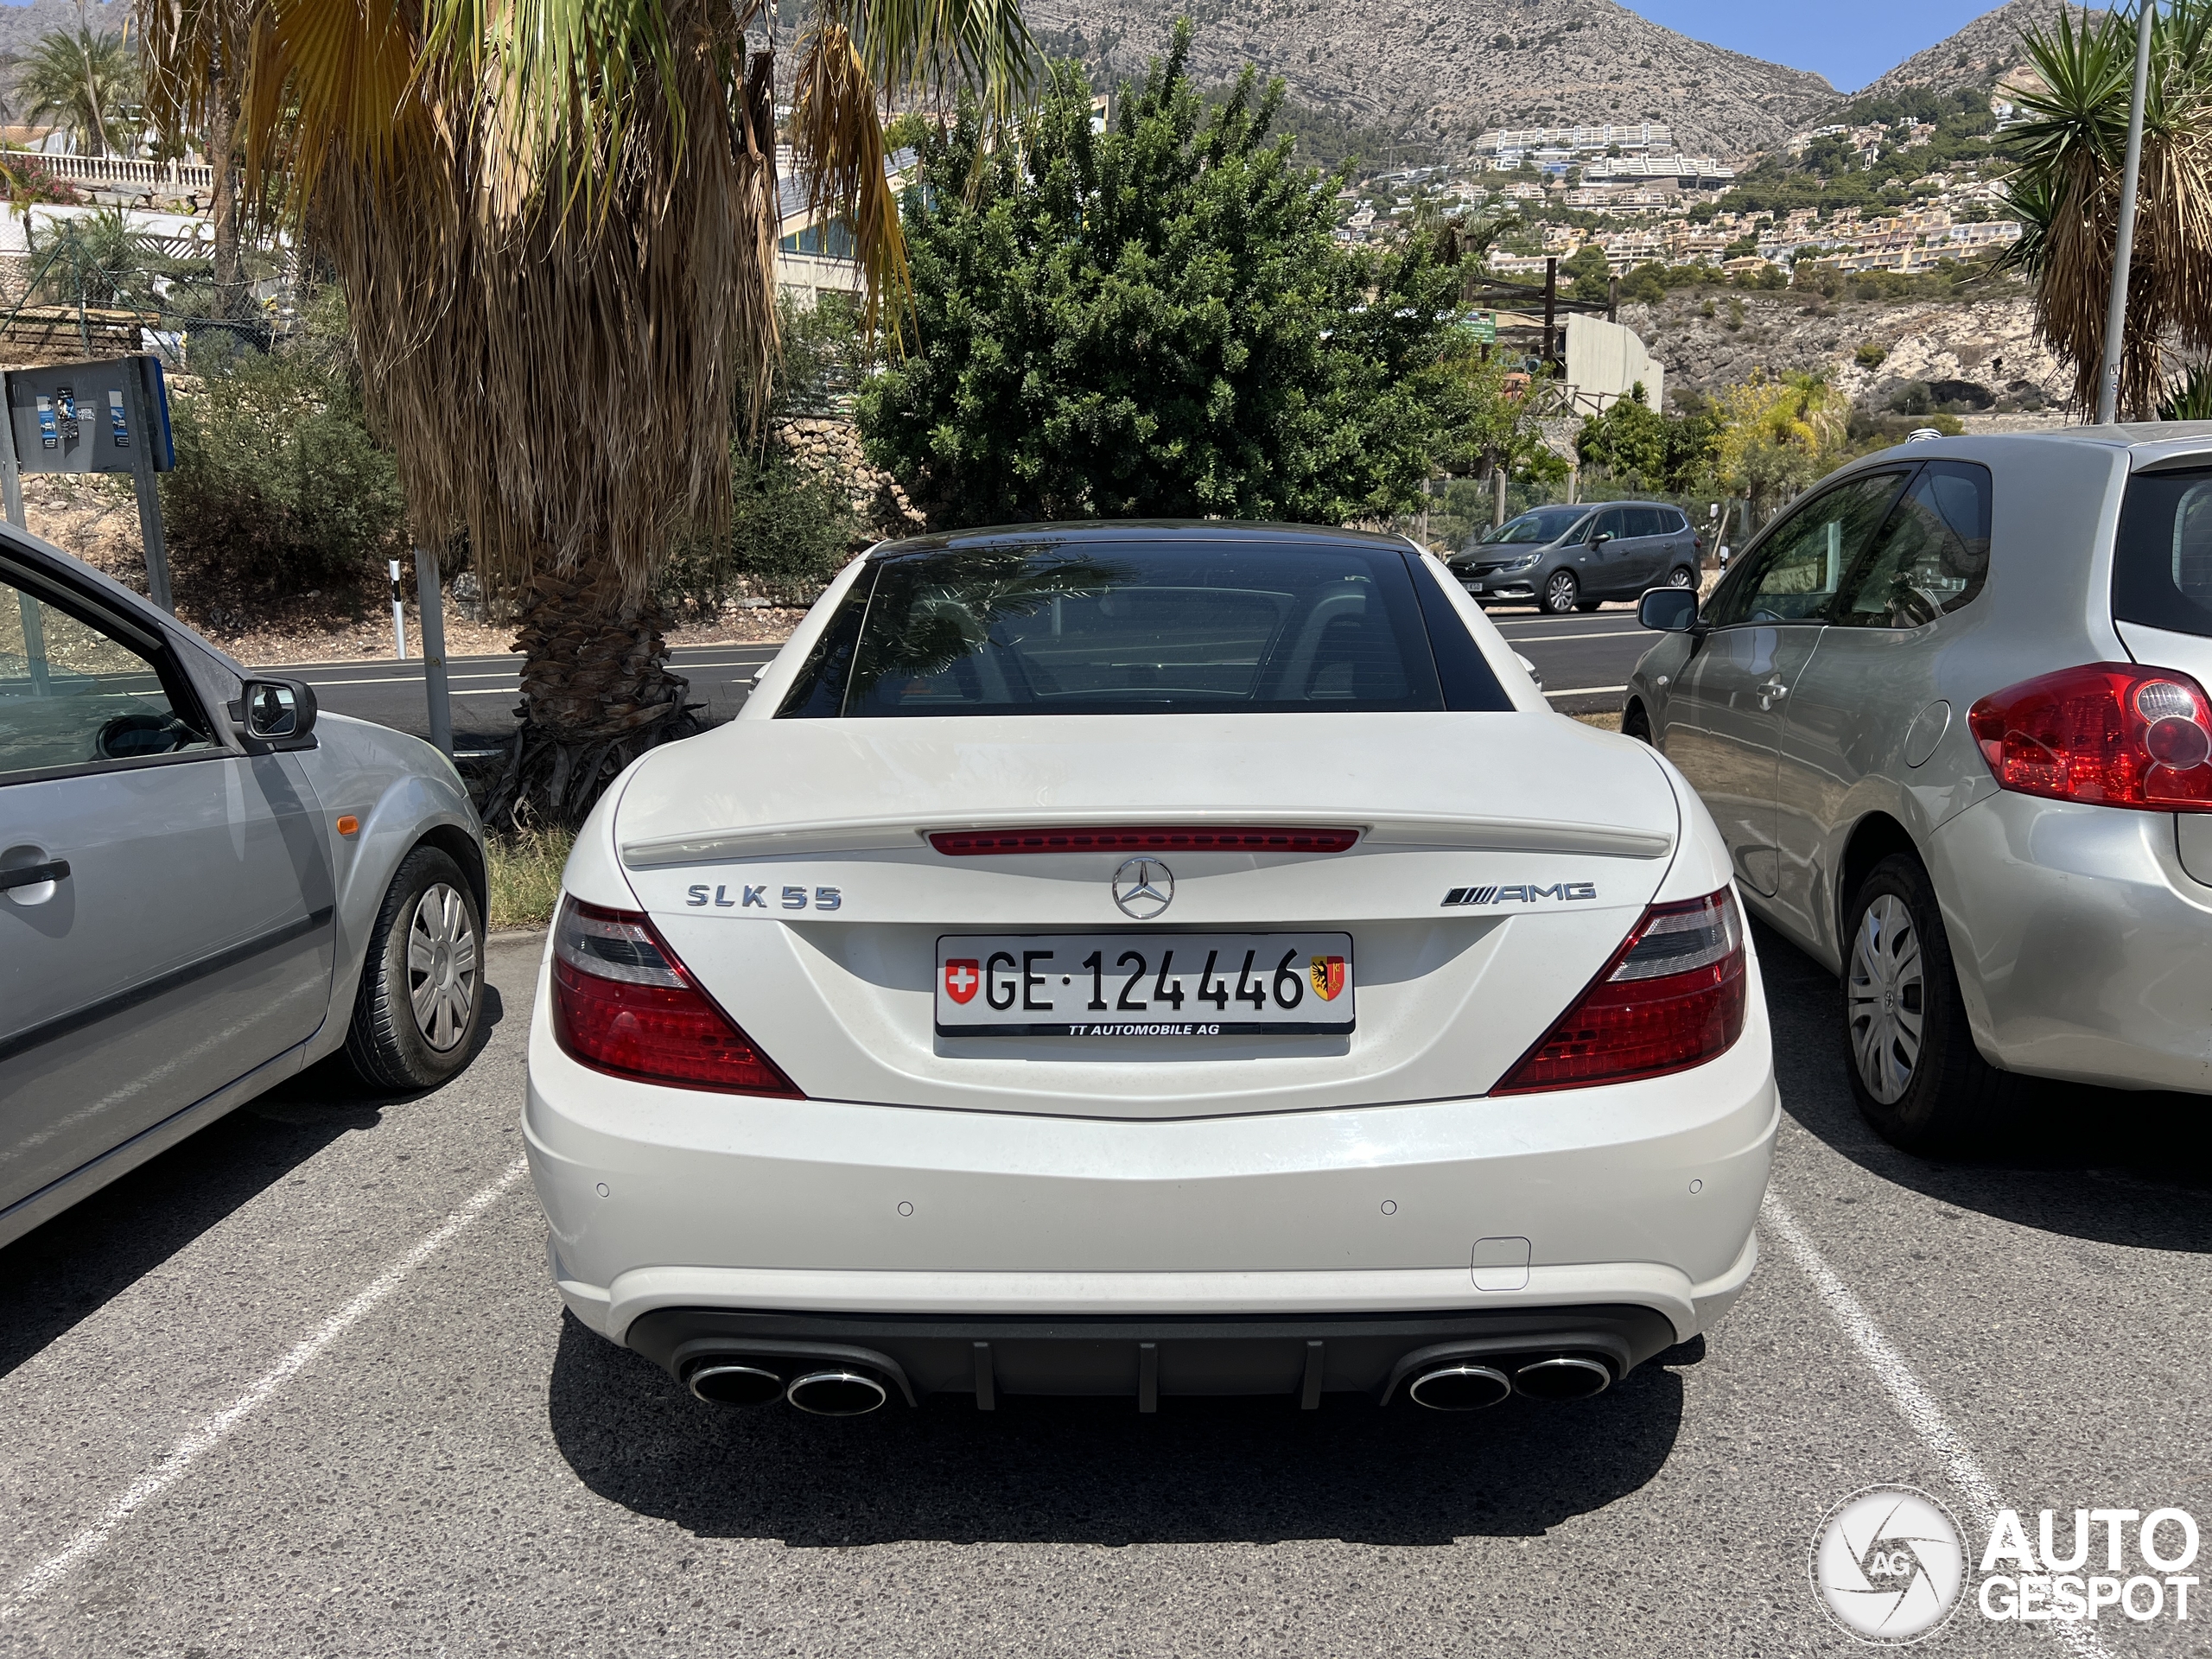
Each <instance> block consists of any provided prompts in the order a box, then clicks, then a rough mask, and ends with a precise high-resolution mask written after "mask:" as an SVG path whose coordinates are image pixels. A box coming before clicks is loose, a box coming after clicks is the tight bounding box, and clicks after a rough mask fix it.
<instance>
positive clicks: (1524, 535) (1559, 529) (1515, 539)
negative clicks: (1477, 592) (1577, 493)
mask: <svg viewBox="0 0 2212 1659" xmlns="http://www.w3.org/2000/svg"><path fill="white" fill-rule="evenodd" d="M1589 511H1590V509H1589V508H1587V507H1534V508H1531V509H1530V510H1529V512H1524V513H1522V515H1521V516H1520V517H1519V518H1513V519H1509V520H1508V521H1507V522H1505V523H1504V524H1500V525H1499V526H1498V527H1497V529H1496V530H1493V531H1491V533H1490V534H1489V535H1487V536H1485V537H1483V544H1484V546H1486V547H1493V546H1494V547H1507V546H1518V545H1522V544H1527V545H1529V546H1535V547H1541V546H1542V545H1543V544H1544V543H1546V542H1555V541H1557V540H1558V539H1559V538H1560V537H1562V536H1564V535H1565V534H1567V531H1570V530H1572V529H1573V527H1574V522H1575V520H1576V519H1578V518H1581V517H1582V515H1583V514H1585V513H1586V512H1589Z"/></svg>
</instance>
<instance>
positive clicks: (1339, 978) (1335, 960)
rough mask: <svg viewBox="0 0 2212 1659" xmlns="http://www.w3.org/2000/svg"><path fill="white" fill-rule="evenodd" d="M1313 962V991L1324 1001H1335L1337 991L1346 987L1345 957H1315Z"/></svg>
mask: <svg viewBox="0 0 2212 1659" xmlns="http://www.w3.org/2000/svg"><path fill="white" fill-rule="evenodd" d="M1312 961H1313V993H1314V995H1317V996H1319V998H1320V999H1321V1000H1322V1001H1324V1002H1333V1001H1336V1000H1337V993H1338V992H1339V991H1341V990H1343V989H1344V958H1343V957H1313V958H1312Z"/></svg>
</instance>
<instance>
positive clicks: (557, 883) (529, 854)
mask: <svg viewBox="0 0 2212 1659" xmlns="http://www.w3.org/2000/svg"><path fill="white" fill-rule="evenodd" d="M575 841H576V835H575V830H573V829H525V830H522V831H520V832H518V833H517V834H515V835H512V836H493V837H491V839H490V840H489V841H487V842H486V851H487V852H489V853H490V855H491V870H490V876H491V889H492V914H491V916H490V917H489V918H488V920H489V923H490V925H492V926H493V927H494V928H501V927H543V926H544V925H546V924H547V923H549V922H550V921H551V920H552V919H553V909H554V906H556V905H558V904H559V903H560V902H561V871H562V869H563V868H564V867H565V866H566V865H567V863H568V861H569V848H571V847H573V846H575Z"/></svg>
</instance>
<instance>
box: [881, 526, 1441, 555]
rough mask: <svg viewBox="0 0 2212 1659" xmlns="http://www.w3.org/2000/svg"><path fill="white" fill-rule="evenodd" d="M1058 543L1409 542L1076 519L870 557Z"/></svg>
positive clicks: (944, 538)
mask: <svg viewBox="0 0 2212 1659" xmlns="http://www.w3.org/2000/svg"><path fill="white" fill-rule="evenodd" d="M1023 542H1058V543H1084V542H1281V543H1300V542H1303V543H1313V544H1324V543H1336V544H1338V545H1344V544H1354V545H1359V546H1366V547H1389V548H1395V549H1396V550H1399V551H1400V552H1403V551H1405V550H1407V549H1408V548H1410V547H1411V546H1412V545H1413V544H1412V543H1410V542H1408V541H1407V540H1406V538H1405V537H1402V536H1385V535H1380V534H1377V533H1376V532H1375V531H1366V530H1343V529H1339V528H1337V527H1336V526H1333V525H1329V524H1275V523H1273V522H1271V521H1268V520H1266V519H1258V518H1081V519H1075V520H1072V521H1070V522H1067V523H1064V524H987V525H982V526H979V527H977V528H976V529H974V530H949V531H940V532H938V533H937V534H935V535H929V536H912V537H907V538H906V540H904V541H898V542H885V543H880V545H878V546H876V547H875V548H874V549H872V550H870V551H869V554H868V556H869V557H870V558H871V559H897V558H905V557H907V556H911V555H914V554H921V553H943V552H950V551H954V550H958V549H961V548H967V547H1002V546H1005V545H1007V543H1023Z"/></svg>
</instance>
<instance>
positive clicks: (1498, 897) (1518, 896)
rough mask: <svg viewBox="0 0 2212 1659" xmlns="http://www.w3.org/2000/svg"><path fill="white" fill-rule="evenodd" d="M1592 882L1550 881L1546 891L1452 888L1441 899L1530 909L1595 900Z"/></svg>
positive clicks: (1533, 888)
mask: <svg viewBox="0 0 2212 1659" xmlns="http://www.w3.org/2000/svg"><path fill="white" fill-rule="evenodd" d="M1597 896H1598V886H1597V883H1596V882H1594V881H1554V882H1553V883H1552V884H1551V886H1549V887H1536V886H1535V885H1534V884H1532V883H1531V884H1523V885H1522V886H1520V887H1454V888H1452V891H1451V892H1449V893H1446V894H1445V895H1444V902H1445V903H1446V904H1447V905H1533V904H1535V902H1536V901H1537V900H1538V899H1560V900H1562V901H1568V900H1573V899H1595V898H1596V897H1597Z"/></svg>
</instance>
